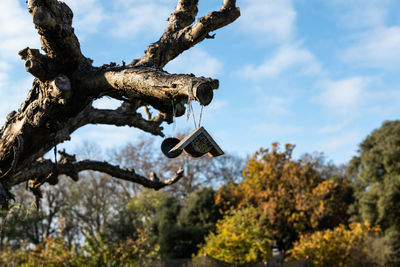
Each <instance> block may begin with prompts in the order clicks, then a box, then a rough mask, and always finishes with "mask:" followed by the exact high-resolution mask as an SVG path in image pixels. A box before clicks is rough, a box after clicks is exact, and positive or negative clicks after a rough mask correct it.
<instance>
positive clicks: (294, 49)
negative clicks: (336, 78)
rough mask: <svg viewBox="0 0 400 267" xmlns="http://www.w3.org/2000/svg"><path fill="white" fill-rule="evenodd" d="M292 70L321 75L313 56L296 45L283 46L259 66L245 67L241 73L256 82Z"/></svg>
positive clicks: (319, 67)
mask: <svg viewBox="0 0 400 267" xmlns="http://www.w3.org/2000/svg"><path fill="white" fill-rule="evenodd" d="M294 68H296V69H297V70H298V72H299V73H300V74H302V75H312V74H320V73H321V65H320V63H319V62H318V61H317V59H316V58H315V57H314V55H313V54H312V53H311V52H310V51H308V50H307V49H304V48H300V47H299V46H298V45H283V46H281V47H280V48H279V49H278V50H277V51H276V53H275V54H274V55H273V56H272V57H271V58H269V59H267V60H266V61H264V62H263V63H262V64H261V65H259V66H253V65H247V66H245V67H244V69H243V70H242V71H241V72H242V73H243V75H244V76H246V77H248V78H251V79H254V80H256V79H260V78H263V77H276V76H278V75H280V74H281V73H283V72H285V71H287V70H291V69H294Z"/></svg>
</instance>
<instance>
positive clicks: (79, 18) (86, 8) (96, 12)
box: [65, 0, 106, 34]
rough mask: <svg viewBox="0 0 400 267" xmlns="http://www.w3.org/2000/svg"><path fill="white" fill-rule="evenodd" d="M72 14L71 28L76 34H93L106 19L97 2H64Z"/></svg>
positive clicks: (73, 0)
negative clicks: (72, 27)
mask: <svg viewBox="0 0 400 267" xmlns="http://www.w3.org/2000/svg"><path fill="white" fill-rule="evenodd" d="M65 2H66V3H67V4H68V6H69V7H70V8H71V10H72V12H73V13H74V20H73V26H74V28H75V29H76V30H77V32H78V33H83V34H87V33H95V32H98V31H99V29H100V25H101V23H102V22H103V21H104V20H105V19H106V14H105V11H104V8H103V6H102V4H101V1H99V0H65Z"/></svg>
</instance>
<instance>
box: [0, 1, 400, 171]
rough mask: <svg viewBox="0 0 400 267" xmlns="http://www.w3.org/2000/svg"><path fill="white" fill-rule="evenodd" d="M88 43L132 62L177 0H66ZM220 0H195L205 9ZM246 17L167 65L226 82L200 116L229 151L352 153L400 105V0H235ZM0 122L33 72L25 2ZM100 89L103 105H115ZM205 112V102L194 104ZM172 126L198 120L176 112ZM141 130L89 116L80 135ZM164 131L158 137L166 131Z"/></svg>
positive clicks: (33, 41) (1, 20) (11, 46)
mask: <svg viewBox="0 0 400 267" xmlns="http://www.w3.org/2000/svg"><path fill="white" fill-rule="evenodd" d="M65 2H66V3H67V4H69V5H70V7H71V8H72V10H73V12H74V23H73V25H74V27H75V31H76V34H77V35H78V38H79V39H80V42H81V46H82V50H83V52H84V54H85V55H86V56H87V57H90V58H92V59H94V64H96V65H102V64H103V63H108V62H110V61H113V62H117V63H120V62H121V61H122V60H124V61H126V62H129V61H131V60H132V59H134V58H138V57H140V56H141V55H142V54H143V51H144V50H145V49H146V47H147V45H148V44H150V43H151V42H154V41H156V40H158V38H159V37H160V36H161V34H162V32H163V29H164V28H165V27H166V25H167V21H166V19H167V18H168V16H169V14H170V13H171V12H173V10H174V7H175V5H176V0H114V1H105V0H66V1H65ZM220 2H222V0H221V1H205V0H203V1H200V12H199V14H200V15H204V14H206V13H208V12H209V11H210V10H212V9H218V8H219V6H220V4H221V3H220ZM237 5H238V6H239V7H240V8H241V13H242V15H241V17H240V18H239V19H238V20H237V21H235V22H234V23H233V24H231V25H228V26H227V27H225V28H223V29H220V30H218V31H216V32H215V33H216V36H215V39H213V40H205V41H204V42H202V43H201V44H199V45H197V46H196V47H195V48H192V49H191V50H189V51H186V52H185V53H183V54H182V55H180V57H178V58H177V59H175V60H174V61H172V62H170V63H169V64H168V65H167V66H166V68H165V69H166V70H167V71H169V72H177V73H194V74H196V75H198V76H201V75H203V76H209V77H213V78H218V79H219V80H220V88H219V90H218V91H216V92H215V97H214V100H213V102H212V103H211V105H210V106H208V107H206V108H205V109H204V113H203V119H202V125H203V126H205V127H206V129H207V130H208V131H209V132H210V133H211V134H212V135H213V136H214V137H215V139H216V140H217V142H218V143H219V144H220V145H221V147H222V148H223V149H224V150H226V151H228V152H235V153H239V154H241V155H246V154H252V153H254V152H255V151H256V150H257V149H258V148H260V147H270V145H271V143H272V142H275V141H277V142H280V143H281V144H284V143H292V144H296V150H295V155H297V156H298V155H301V154H303V153H306V152H309V153H311V152H314V151H319V152H324V153H325V155H326V156H327V158H328V159H332V160H333V161H334V162H335V163H338V164H339V163H346V162H347V161H348V160H350V159H351V157H352V156H353V155H355V153H356V150H357V146H358V144H359V143H360V142H362V140H363V139H364V138H365V137H366V136H367V135H368V134H370V133H371V131H372V130H373V129H376V128H378V127H379V126H380V125H381V123H382V122H383V121H384V120H394V119H398V114H399V111H400V105H399V103H400V90H399V89H400V88H399V84H400V75H399V74H400V2H399V1H396V0H376V1H375V0H330V1H318V0H238V1H237ZM0 8H1V9H2V10H7V12H2V14H1V16H0V37H1V42H0V101H1V103H0V104H1V105H0V122H1V123H3V122H4V119H5V116H6V115H7V114H8V112H10V111H11V110H13V109H17V108H18V107H19V105H20V103H21V102H22V101H23V100H24V98H25V96H26V94H27V92H28V90H29V88H30V85H31V81H32V77H31V76H30V75H28V74H27V73H26V72H25V69H24V66H23V64H24V62H23V61H21V60H20V59H19V56H18V55H17V53H18V51H19V50H20V49H23V48H25V47H27V46H29V47H32V48H39V47H40V43H39V38H38V35H37V34H36V32H35V29H34V26H33V24H32V22H31V17H30V15H29V13H28V12H27V10H26V4H25V0H1V2H0ZM117 104H118V103H116V102H115V101H111V100H109V99H101V100H98V101H97V102H96V105H97V106H98V107H114V106H115V105H117ZM195 108H197V110H196V115H197V117H198V116H199V109H198V106H197V107H195ZM165 129H166V133H167V134H168V135H174V134H175V133H176V132H177V131H180V130H182V129H189V130H191V129H193V122H192V121H191V120H190V121H186V120H185V118H183V117H182V118H178V119H177V120H176V122H175V126H174V125H165ZM140 134H141V133H140V131H139V130H136V129H131V128H126V127H125V128H117V127H112V126H96V125H95V126H87V127H84V128H82V129H80V130H78V131H77V132H76V133H74V134H73V136H72V140H71V141H70V142H68V143H66V144H65V146H66V147H67V148H72V149H73V148H74V147H76V146H79V145H80V144H81V143H82V142H83V141H84V140H89V141H94V142H97V143H99V144H100V145H101V146H103V147H104V148H112V147H118V146H121V145H123V144H125V143H126V142H128V141H132V142H134V141H135V139H136V138H138V136H139V135H140ZM159 141H161V138H159Z"/></svg>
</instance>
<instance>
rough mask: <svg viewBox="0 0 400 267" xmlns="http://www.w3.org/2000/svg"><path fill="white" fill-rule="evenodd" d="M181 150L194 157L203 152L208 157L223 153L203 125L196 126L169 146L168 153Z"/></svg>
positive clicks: (175, 152) (174, 153) (199, 155)
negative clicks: (173, 144) (171, 146)
mask: <svg viewBox="0 0 400 267" xmlns="http://www.w3.org/2000/svg"><path fill="white" fill-rule="evenodd" d="M182 151H185V152H186V153H188V154H189V155H191V156H192V157H195V158H198V157H201V156H203V155H205V154H208V155H209V156H210V157H217V156H220V155H223V154H224V151H222V149H221V148H220V147H219V146H218V144H217V143H216V142H215V141H214V139H213V138H212V137H211V135H210V134H209V133H208V132H207V131H206V129H204V127H200V128H197V129H196V130H194V131H193V132H191V133H190V134H189V135H188V136H186V137H185V138H183V139H182V140H181V141H180V142H179V143H178V144H176V145H175V146H174V147H173V148H171V149H170V150H169V151H168V153H170V154H172V155H176V154H178V153H179V154H180V153H182ZM164 154H165V153H164Z"/></svg>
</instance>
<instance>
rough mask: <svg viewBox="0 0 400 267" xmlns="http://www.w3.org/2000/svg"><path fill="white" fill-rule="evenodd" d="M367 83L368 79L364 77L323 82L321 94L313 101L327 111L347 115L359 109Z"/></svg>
mask: <svg viewBox="0 0 400 267" xmlns="http://www.w3.org/2000/svg"><path fill="white" fill-rule="evenodd" d="M368 83H369V79H368V78H365V77H351V78H347V79H342V80H337V81H325V82H322V83H321V84H320V87H321V88H322V92H321V93H320V94H319V95H318V96H317V97H316V98H315V100H316V101H317V102H318V103H319V104H320V105H321V106H323V107H325V108H326V109H328V110H329V111H333V112H334V113H336V114H341V115H349V114H350V113H353V112H355V111H356V110H357V109H358V108H359V106H360V104H361V101H362V95H363V93H364V91H365V88H366V87H367V86H368Z"/></svg>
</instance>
